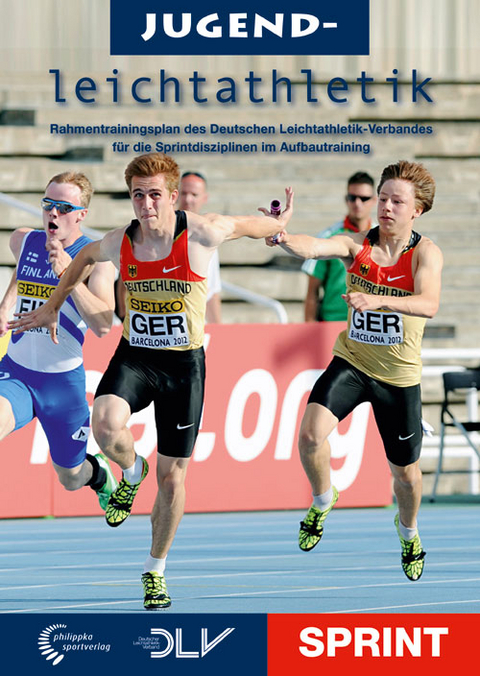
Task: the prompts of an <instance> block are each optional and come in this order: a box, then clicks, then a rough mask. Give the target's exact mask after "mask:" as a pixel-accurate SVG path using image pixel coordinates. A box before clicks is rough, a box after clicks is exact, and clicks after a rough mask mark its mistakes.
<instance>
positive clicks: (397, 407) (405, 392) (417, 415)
mask: <svg viewBox="0 0 480 676" xmlns="http://www.w3.org/2000/svg"><path fill="white" fill-rule="evenodd" d="M364 401H369V402H370V403H371V404H372V408H373V413H374V415H375V420H376V422H377V426H378V430H379V432H380V436H381V437H382V440H383V445H384V447H385V453H386V455H387V458H388V459H389V460H390V462H392V463H393V464H394V465H399V466H400V467H405V466H406V465H410V464H411V463H412V462H415V461H416V460H418V458H419V457H420V451H421V449H422V434H423V431H422V403H421V394H420V385H412V386H410V387H397V386H395V385H389V384H388V383H384V382H382V381H380V380H375V379H374V378H371V377H370V376H367V375H366V374H365V373H363V372H362V371H359V370H358V369H357V368H355V367H354V366H352V365H351V364H349V363H348V362H347V361H345V360H344V359H341V358H340V357H334V358H333V360H332V361H331V362H330V364H329V366H328V367H327V369H326V370H325V371H324V373H322V375H321V376H320V378H319V379H318V380H317V382H316V383H315V385H314V386H313V390H312V392H311V394H310V397H309V400H308V403H309V404H311V403H316V404H321V405H322V406H325V407H326V408H328V410H329V411H331V412H332V413H333V415H335V416H336V417H337V418H338V419H339V420H343V418H345V417H346V416H347V415H348V414H349V413H351V411H353V409H354V408H355V407H356V406H358V405H359V404H361V403H362V402H364Z"/></svg>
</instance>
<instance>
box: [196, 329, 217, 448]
mask: <svg viewBox="0 0 480 676" xmlns="http://www.w3.org/2000/svg"><path fill="white" fill-rule="evenodd" d="M210 338H211V334H210V333H206V334H205V337H204V341H203V349H204V350H205V352H206V351H207V349H208V346H209V345H210ZM204 413H205V406H204V407H203V410H202V418H201V420H200V429H202V427H203V414H204ZM216 438H217V435H216V433H215V432H199V433H198V437H197V441H196V444H195V448H194V449H193V461H194V462H203V461H204V460H208V458H209V457H210V456H211V454H212V452H213V449H214V448H215V441H216Z"/></svg>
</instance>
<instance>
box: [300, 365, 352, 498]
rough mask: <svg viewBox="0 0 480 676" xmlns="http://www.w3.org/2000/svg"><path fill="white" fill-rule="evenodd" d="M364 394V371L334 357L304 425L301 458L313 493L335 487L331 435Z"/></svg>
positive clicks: (318, 384) (317, 387) (314, 392)
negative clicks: (332, 480) (332, 472)
mask: <svg viewBox="0 0 480 676" xmlns="http://www.w3.org/2000/svg"><path fill="white" fill-rule="evenodd" d="M364 397H365V393H364V384H363V382H362V374H360V373H359V372H358V371H357V370H356V369H354V368H353V367H352V366H351V365H350V364H348V363H347V362H346V361H344V360H343V359H339V358H338V357H334V359H333V360H332V362H331V363H330V364H329V366H328V368H327V369H326V371H325V372H324V373H323V374H322V375H321V376H320V378H319V379H318V380H317V382H316V383H315V385H314V387H313V389H312V392H311V394H310V397H309V399H308V404H307V408H306V410H305V415H304V417H303V420H302V424H301V427H300V435H299V450H300V459H301V461H302V465H303V468H304V469H305V473H306V475H307V477H308V479H309V481H310V484H311V485H312V492H313V495H321V494H322V493H325V491H327V490H328V489H329V488H330V486H331V483H330V444H329V442H328V435H329V434H330V433H331V432H332V431H333V430H334V429H335V427H336V426H337V424H338V422H339V421H340V420H343V418H345V417H346V416H347V415H348V414H349V413H350V412H351V411H352V410H353V409H354V408H355V406H357V405H358V404H359V403H361V402H362V401H364Z"/></svg>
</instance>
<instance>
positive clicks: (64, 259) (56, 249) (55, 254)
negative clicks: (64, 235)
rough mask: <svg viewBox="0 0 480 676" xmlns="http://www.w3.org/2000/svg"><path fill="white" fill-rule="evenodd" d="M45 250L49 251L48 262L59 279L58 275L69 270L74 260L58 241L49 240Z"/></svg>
mask: <svg viewBox="0 0 480 676" xmlns="http://www.w3.org/2000/svg"><path fill="white" fill-rule="evenodd" d="M45 248H46V250H47V251H48V261H49V263H50V265H51V266H52V271H53V272H54V274H55V275H56V276H57V277H58V275H60V274H61V273H62V272H63V271H64V270H66V269H67V268H68V266H69V265H70V263H71V262H72V258H71V256H69V255H68V253H67V252H66V251H65V249H64V248H63V245H62V243H61V242H60V241H59V240H58V239H49V240H47V242H46V244H45Z"/></svg>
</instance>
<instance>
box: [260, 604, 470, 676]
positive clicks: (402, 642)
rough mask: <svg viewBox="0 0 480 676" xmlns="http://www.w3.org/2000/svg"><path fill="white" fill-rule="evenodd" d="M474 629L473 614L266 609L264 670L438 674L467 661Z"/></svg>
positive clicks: (271, 675) (274, 674)
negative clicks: (269, 612)
mask: <svg viewBox="0 0 480 676" xmlns="http://www.w3.org/2000/svg"><path fill="white" fill-rule="evenodd" d="M477 633H478V616H477V615H450V614H449V615H446V614H438V615H437V614H418V615H402V614H398V615H385V614H378V615H371V614H365V615H363V614H361V615H343V614H339V615H302V614H299V615H283V614H278V615H269V616H268V676H281V675H282V674H285V673H301V674H302V675H303V676H309V675H310V674H312V675H313V674H315V675H317V674H319V673H323V672H324V671H325V670H326V669H329V670H334V671H335V672H336V673H339V674H346V673H354V674H356V675H358V676H362V675H363V674H365V675H368V676H377V675H378V676H383V675H384V674H385V673H388V674H389V676H397V675H398V676H404V674H405V673H408V672H409V671H414V670H416V669H418V668H419V667H420V668H421V670H422V672H423V673H427V674H428V673H432V674H436V675H437V676H443V675H444V674H452V673H455V671H456V670H457V669H458V663H459V660H461V661H462V663H464V664H473V662H472V660H473V661H475V659H476V652H475V650H476V649H475V646H476V643H477V638H476V636H477Z"/></svg>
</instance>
